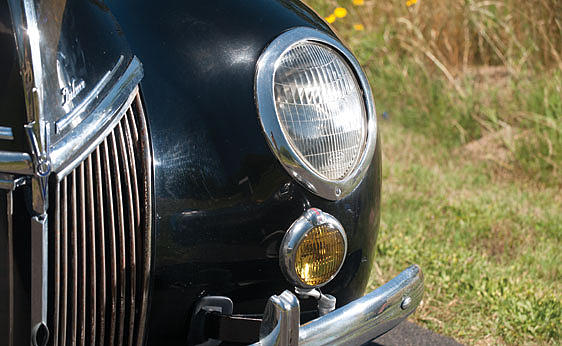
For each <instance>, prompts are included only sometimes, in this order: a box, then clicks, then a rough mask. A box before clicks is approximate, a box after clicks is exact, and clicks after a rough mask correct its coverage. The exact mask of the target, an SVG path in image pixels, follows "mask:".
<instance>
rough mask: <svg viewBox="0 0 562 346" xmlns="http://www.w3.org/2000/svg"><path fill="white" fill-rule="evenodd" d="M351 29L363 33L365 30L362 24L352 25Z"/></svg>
mask: <svg viewBox="0 0 562 346" xmlns="http://www.w3.org/2000/svg"><path fill="white" fill-rule="evenodd" d="M353 29H355V30H357V31H363V30H365V27H364V26H363V24H353Z"/></svg>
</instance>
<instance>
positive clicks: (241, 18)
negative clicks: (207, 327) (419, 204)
mask: <svg viewBox="0 0 562 346" xmlns="http://www.w3.org/2000/svg"><path fill="white" fill-rule="evenodd" d="M108 5H109V7H110V8H111V10H112V12H113V13H114V15H115V16H116V18H117V20H118V21H119V23H120V24H121V26H122V28H123V31H124V32H125V35H126V36H127V39H128V40H129V43H130V44H131V48H132V51H133V52H134V54H135V55H137V56H139V58H140V59H141V61H142V62H143V65H144V69H145V77H144V79H143V81H142V84H141V87H142V92H143V95H144V99H145V101H146V108H147V114H148V117H149V123H150V127H151V132H152V140H153V147H154V158H155V190H156V196H155V197H156V198H155V199H156V213H157V227H156V232H157V235H156V259H155V276H154V290H153V292H152V302H151V306H152V308H151V311H150V323H149V324H150V325H149V344H168V343H171V342H182V341H185V340H186V339H187V333H188V330H187V329H188V323H189V319H190V314H191V309H192V305H193V303H194V301H195V300H196V299H197V298H198V297H200V296H203V295H226V296H229V297H231V298H232V299H233V301H234V310H235V311H234V312H235V313H244V314H259V313H261V312H263V308H264V306H265V302H266V299H267V298H268V297H269V296H270V295H272V294H278V293H280V292H282V290H283V289H286V288H291V287H290V285H289V284H288V283H287V282H286V281H285V280H284V278H283V276H282V274H281V272H280V269H279V266H278V259H277V251H278V247H279V242H280V240H281V238H282V236H283V234H284V232H285V230H286V229H287V228H288V226H289V225H290V224H291V223H292V222H293V221H294V220H295V219H296V218H297V217H299V216H300V215H301V214H302V212H303V211H304V210H305V209H307V208H308V207H310V206H314V207H318V208H320V209H323V210H325V211H327V212H329V213H331V214H333V215H334V216H336V217H337V218H338V219H339V220H340V221H341V223H342V224H343V225H344V227H345V229H346V231H347V233H348V237H349V256H348V258H347V260H346V263H345V265H344V268H343V269H342V271H341V272H340V274H339V275H338V276H337V277H336V279H335V280H334V281H333V282H332V283H330V284H329V285H328V286H326V288H325V291H329V292H332V293H336V295H337V296H338V298H339V300H338V303H339V305H341V304H344V303H345V302H347V301H349V300H350V299H353V298H356V297H358V296H360V295H361V294H362V293H363V290H364V288H365V286H366V283H367V280H368V276H369V273H370V268H371V263H372V260H373V258H372V257H373V253H374V244H375V241H376V234H377V230H378V220H379V198H380V148H379V147H378V146H377V150H376V153H375V160H374V162H373V163H372V165H371V167H370V170H369V173H368V175H367V178H365V180H364V182H363V183H362V184H361V185H360V186H359V187H358V188H357V189H356V190H355V191H354V192H353V193H352V194H351V195H349V196H347V197H346V198H345V199H343V200H341V201H339V202H329V201H326V200H324V199H321V198H319V197H316V196H314V195H312V194H310V193H308V192H307V191H305V190H304V189H303V188H301V187H300V186H299V185H297V184H295V183H294V182H293V181H292V179H291V178H290V177H289V176H288V175H287V174H286V173H285V171H284V170H283V168H282V167H281V166H280V164H279V163H278V162H277V161H276V159H275V158H274V156H273V155H272V153H271V152H270V150H269V148H268V146H267V143H266V141H265V138H264V136H263V134H262V130H261V127H260V124H259V120H258V116H257V112H256V106H255V102H254V91H253V90H254V72H255V63H256V61H257V59H258V57H259V55H260V53H261V52H262V50H263V49H264V48H265V47H266V46H267V44H268V43H269V42H270V41H271V40H272V39H273V38H275V37H276V36H277V35H279V34H280V33H282V32H283V31H285V30H288V29H290V28H293V27H297V26H307V27H313V28H317V29H319V30H323V31H325V32H328V33H331V31H330V29H329V28H328V27H327V26H326V25H325V24H324V23H323V21H321V20H320V19H319V18H318V17H317V16H316V15H315V14H314V13H313V12H312V11H311V10H310V9H308V8H307V7H305V6H304V5H302V4H301V3H299V2H296V1H271V0H260V1H242V0H237V1H204V2H203V1H199V2H185V1H172V2H167V3H165V4H163V3H159V2H154V1H122V0H120V1H109V2H108ZM312 303H313V302H305V303H303V305H304V307H305V309H312V305H313V304H312Z"/></svg>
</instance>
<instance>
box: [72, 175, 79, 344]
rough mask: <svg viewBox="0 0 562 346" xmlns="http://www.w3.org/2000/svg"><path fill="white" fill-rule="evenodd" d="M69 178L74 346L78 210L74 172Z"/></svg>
mask: <svg viewBox="0 0 562 346" xmlns="http://www.w3.org/2000/svg"><path fill="white" fill-rule="evenodd" d="M70 176H71V180H70V181H71V185H70V186H71V188H72V190H71V197H70V211H71V215H72V219H71V222H72V223H71V225H72V226H71V227H70V243H71V251H72V257H71V260H70V263H71V265H72V273H71V278H72V279H71V281H70V283H71V287H72V288H71V290H70V302H71V310H70V311H71V312H70V345H71V346H75V345H76V332H77V326H76V323H77V319H78V237H77V233H78V209H77V205H76V170H74V171H72V173H70Z"/></svg>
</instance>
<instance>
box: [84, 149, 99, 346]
mask: <svg viewBox="0 0 562 346" xmlns="http://www.w3.org/2000/svg"><path fill="white" fill-rule="evenodd" d="M86 186H87V187H88V197H87V199H88V202H87V205H88V216H87V220H88V227H87V228H88V239H87V240H86V243H88V245H89V247H88V249H89V251H88V254H89V257H88V264H89V272H88V275H89V280H90V291H89V297H90V301H89V306H88V310H89V312H90V315H89V319H88V322H89V327H90V333H87V334H86V335H88V336H89V341H90V342H89V343H90V345H91V346H94V345H95V344H96V310H97V306H96V302H97V299H96V295H97V291H96V285H97V281H96V277H97V273H96V261H97V257H96V230H97V229H96V212H95V210H96V207H95V205H94V200H95V197H94V172H93V169H92V157H91V156H90V157H88V158H87V159H86ZM84 200H85V199H84ZM85 246H86V245H85ZM84 258H86V257H84ZM86 342H87V340H86Z"/></svg>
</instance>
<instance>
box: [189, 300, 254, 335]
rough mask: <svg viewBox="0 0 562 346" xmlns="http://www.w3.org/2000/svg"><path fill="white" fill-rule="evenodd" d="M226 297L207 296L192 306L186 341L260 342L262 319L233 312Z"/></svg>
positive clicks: (230, 301)
mask: <svg viewBox="0 0 562 346" xmlns="http://www.w3.org/2000/svg"><path fill="white" fill-rule="evenodd" d="M232 311H233V303H232V300H230V298H228V297H222V296H207V297H203V298H201V300H200V301H199V302H198V303H197V305H196V306H195V309H194V311H193V318H192V319H191V328H190V331H189V339H188V343H189V344H190V345H205V346H213V345H218V344H220V343H221V342H222V341H226V342H233V343H244V344H250V343H254V342H258V341H259V332H260V326H261V321H262V320H261V319H258V318H250V317H245V316H241V315H232Z"/></svg>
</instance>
